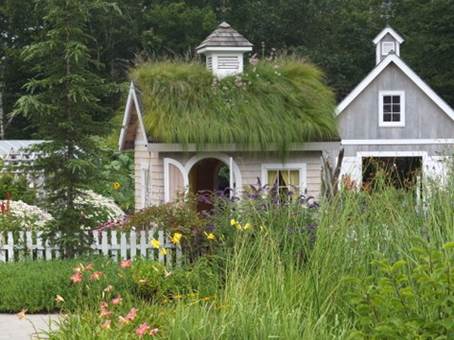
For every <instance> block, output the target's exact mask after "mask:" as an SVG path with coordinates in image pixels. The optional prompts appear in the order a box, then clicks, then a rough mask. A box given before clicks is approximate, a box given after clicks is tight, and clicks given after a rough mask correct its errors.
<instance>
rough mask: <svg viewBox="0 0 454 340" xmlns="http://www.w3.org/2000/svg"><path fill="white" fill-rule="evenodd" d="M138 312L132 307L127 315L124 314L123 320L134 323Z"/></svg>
mask: <svg viewBox="0 0 454 340" xmlns="http://www.w3.org/2000/svg"><path fill="white" fill-rule="evenodd" d="M138 311H139V310H138V309H137V308H134V307H132V308H131V310H130V311H129V312H128V314H126V316H125V319H126V320H129V321H134V319H135V318H136V316H137V312H138Z"/></svg>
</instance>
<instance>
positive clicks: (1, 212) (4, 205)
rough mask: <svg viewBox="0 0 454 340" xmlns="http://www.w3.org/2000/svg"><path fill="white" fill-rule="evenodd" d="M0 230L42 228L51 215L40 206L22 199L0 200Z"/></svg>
mask: <svg viewBox="0 0 454 340" xmlns="http://www.w3.org/2000/svg"><path fill="white" fill-rule="evenodd" d="M0 208H1V209H0V230H1V231H18V230H35V229H41V230H43V229H44V228H45V227H46V225H47V223H49V222H52V221H53V217H52V216H51V215H50V214H48V213H47V212H46V211H44V210H42V209H41V208H39V207H37V206H33V205H29V204H27V203H24V202H22V201H9V200H8V201H1V200H0Z"/></svg>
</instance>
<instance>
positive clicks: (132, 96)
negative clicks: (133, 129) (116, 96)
mask: <svg viewBox="0 0 454 340" xmlns="http://www.w3.org/2000/svg"><path fill="white" fill-rule="evenodd" d="M133 104H134V107H135V109H136V114H137V117H138V121H139V129H140V130H141V132H142V135H143V138H144V139H143V140H142V141H141V142H142V143H143V144H147V143H148V141H147V140H148V138H147V133H146V131H145V125H144V123H143V118H142V109H141V108H140V105H139V99H138V98H137V92H136V89H135V87H134V83H133V82H131V85H130V87H129V94H128V99H127V101H126V107H125V112H124V115H123V124H122V126H121V132H120V138H119V141H118V146H119V150H120V151H122V150H123V147H124V143H125V140H126V132H127V130H128V125H129V121H130V119H131V108H132V105H133Z"/></svg>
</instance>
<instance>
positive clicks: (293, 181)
mask: <svg viewBox="0 0 454 340" xmlns="http://www.w3.org/2000/svg"><path fill="white" fill-rule="evenodd" d="M289 184H290V185H293V186H295V187H299V185H300V172H299V171H298V170H291V171H290V180H289Z"/></svg>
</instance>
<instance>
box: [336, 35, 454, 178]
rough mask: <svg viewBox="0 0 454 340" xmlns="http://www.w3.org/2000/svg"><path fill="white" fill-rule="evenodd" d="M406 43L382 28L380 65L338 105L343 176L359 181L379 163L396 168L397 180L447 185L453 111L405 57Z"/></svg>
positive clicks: (453, 139)
mask: <svg viewBox="0 0 454 340" xmlns="http://www.w3.org/2000/svg"><path fill="white" fill-rule="evenodd" d="M403 42H404V39H403V38H402V36H401V35H400V34H398V33H397V32H396V31H395V30H394V29H392V28H391V27H389V26H388V27H386V28H385V29H384V30H383V31H382V32H380V34H379V35H377V37H376V38H375V39H374V41H373V43H374V44H375V49H376V66H375V68H374V69H373V70H372V71H371V72H370V73H369V74H368V75H367V76H366V78H364V79H363V80H362V81H361V82H360V83H359V84H358V86H356V87H355V88H354V89H353V91H352V92H351V93H350V94H349V95H348V96H347V97H346V98H345V99H344V100H342V102H341V103H340V104H339V105H338V106H337V110H336V114H337V121H338V128H339V134H340V137H341V143H342V147H343V148H344V150H345V157H344V159H343V164H342V174H343V175H348V176H349V177H350V178H351V179H353V180H354V181H355V182H356V183H358V184H361V183H363V184H364V182H367V181H368V180H369V179H370V178H371V177H373V174H374V171H376V169H377V166H376V165H377V164H380V165H381V166H383V167H385V168H386V169H388V170H389V169H391V170H392V171H390V173H391V174H392V176H395V177H396V182H397V178H398V177H399V178H400V179H401V181H402V179H404V180H405V181H410V182H415V181H418V180H421V179H424V178H432V179H434V180H436V181H438V182H440V183H442V182H443V181H445V180H446V177H447V172H448V169H449V168H450V163H451V162H450V160H451V159H452V156H453V155H454V110H453V109H452V108H451V107H450V106H449V105H448V104H447V103H446V102H445V101H444V100H443V99H442V98H441V97H440V96H439V95H437V94H436V93H435V92H434V91H433V90H432V89H431V88H430V87H429V85H427V84H426V83H425V82H424V81H423V80H422V79H421V78H420V77H419V76H418V75H417V74H416V73H415V72H414V71H413V70H412V69H411V68H410V67H409V66H408V65H407V64H406V63H405V62H404V61H403V60H402V58H401V57H400V52H401V45H402V44H403ZM396 184H397V185H399V183H396ZM400 184H402V183H400Z"/></svg>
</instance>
